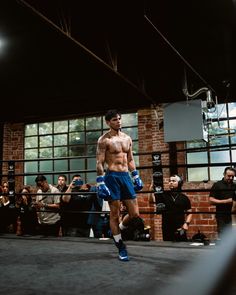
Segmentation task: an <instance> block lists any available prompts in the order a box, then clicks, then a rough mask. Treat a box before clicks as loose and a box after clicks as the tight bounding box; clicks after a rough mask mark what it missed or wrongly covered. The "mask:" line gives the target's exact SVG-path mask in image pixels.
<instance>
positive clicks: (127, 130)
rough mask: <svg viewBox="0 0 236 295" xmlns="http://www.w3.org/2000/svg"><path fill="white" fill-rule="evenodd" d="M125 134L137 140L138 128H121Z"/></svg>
mask: <svg viewBox="0 0 236 295" xmlns="http://www.w3.org/2000/svg"><path fill="white" fill-rule="evenodd" d="M122 130H123V131H124V132H125V133H126V134H128V135H129V136H130V137H131V138H132V139H133V140H135V139H138V128H137V127H132V128H123V129H122Z"/></svg>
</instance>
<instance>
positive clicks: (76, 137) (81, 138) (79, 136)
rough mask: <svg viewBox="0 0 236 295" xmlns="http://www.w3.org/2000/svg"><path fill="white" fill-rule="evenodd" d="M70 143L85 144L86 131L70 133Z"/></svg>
mask: <svg viewBox="0 0 236 295" xmlns="http://www.w3.org/2000/svg"><path fill="white" fill-rule="evenodd" d="M69 140H70V144H71V145H72V144H73V145H74V144H84V143H85V132H73V133H70V135H69Z"/></svg>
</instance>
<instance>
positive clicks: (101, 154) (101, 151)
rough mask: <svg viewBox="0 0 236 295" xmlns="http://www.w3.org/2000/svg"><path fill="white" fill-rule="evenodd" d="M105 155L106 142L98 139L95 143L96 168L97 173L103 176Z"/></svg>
mask: <svg viewBox="0 0 236 295" xmlns="http://www.w3.org/2000/svg"><path fill="white" fill-rule="evenodd" d="M105 155H106V143H105V142H104V140H102V139H99V140H98V144H97V153H96V160H97V162H96V163H97V164H96V170H97V175H98V176H99V175H101V176H103V174H104V164H105Z"/></svg>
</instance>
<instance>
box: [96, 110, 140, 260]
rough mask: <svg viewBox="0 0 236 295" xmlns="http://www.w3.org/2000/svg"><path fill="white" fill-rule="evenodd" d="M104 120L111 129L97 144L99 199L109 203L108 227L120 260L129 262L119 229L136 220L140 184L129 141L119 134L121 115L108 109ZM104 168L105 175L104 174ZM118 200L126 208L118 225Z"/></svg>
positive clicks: (124, 135) (122, 133)
mask: <svg viewBox="0 0 236 295" xmlns="http://www.w3.org/2000/svg"><path fill="white" fill-rule="evenodd" d="M105 120H106V123H107V125H108V126H109V127H110V130H109V131H108V132H106V133H105V134H103V135H102V136H101V137H100V138H99V139H98V142H97V175H98V176H97V187H98V196H99V197H100V198H103V199H104V200H107V201H108V203H109V206H110V228H111V231H112V235H113V239H114V242H115V245H116V247H117V248H118V250H119V259H120V260H121V261H128V260H129V257H128V254H127V250H126V246H125V244H124V243H123V241H122V237H121V230H123V229H125V228H126V227H127V226H128V224H129V222H130V221H131V220H133V219H138V217H139V208H138V202H137V198H136V193H135V191H139V190H141V189H142V188H143V183H142V180H141V179H140V177H139V175H138V172H137V170H136V166H135V162H134V157H133V152H132V139H131V138H130V136H128V135H127V134H125V133H124V132H121V114H120V113H119V112H118V111H117V110H109V111H108V112H107V114H106V116H105ZM105 165H106V174H105V175H104V169H105ZM129 172H130V173H131V176H130V173H129ZM131 177H132V179H133V182H132V179H131ZM121 201H122V202H123V203H124V205H125V206H126V208H127V211H128V214H127V215H126V216H125V218H124V219H123V221H122V222H121V223H120V224H119V217H120V202H121Z"/></svg>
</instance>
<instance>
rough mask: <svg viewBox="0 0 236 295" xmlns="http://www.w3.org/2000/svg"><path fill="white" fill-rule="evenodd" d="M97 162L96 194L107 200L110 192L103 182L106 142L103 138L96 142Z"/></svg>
mask: <svg viewBox="0 0 236 295" xmlns="http://www.w3.org/2000/svg"><path fill="white" fill-rule="evenodd" d="M96 159H97V164H96V170H97V179H96V181H97V194H98V196H99V198H101V199H104V200H107V199H108V198H109V197H110V195H111V193H110V191H109V189H108V187H107V186H106V184H105V179H104V176H103V175H104V165H105V160H106V142H105V140H104V139H102V138H101V139H99V140H98V144H97V154H96Z"/></svg>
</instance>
